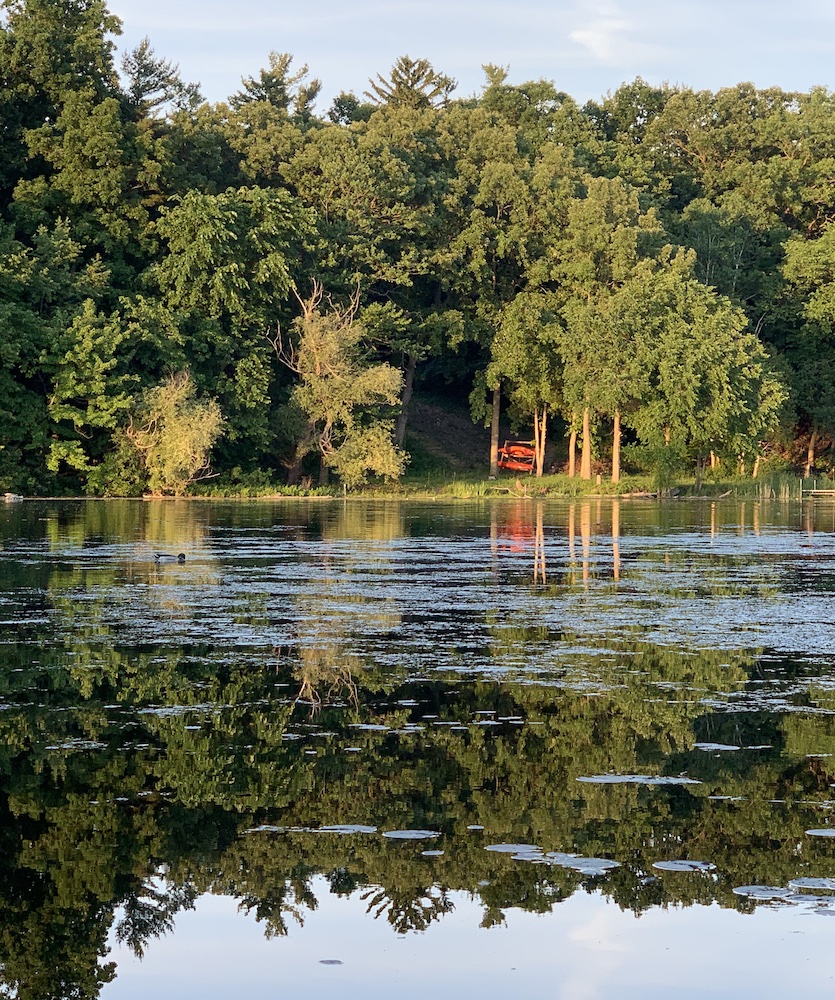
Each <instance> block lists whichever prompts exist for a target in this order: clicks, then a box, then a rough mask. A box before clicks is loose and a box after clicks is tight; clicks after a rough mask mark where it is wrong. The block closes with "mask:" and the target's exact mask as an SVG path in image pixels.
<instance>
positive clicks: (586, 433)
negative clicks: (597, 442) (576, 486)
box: [580, 407, 591, 479]
mask: <svg viewBox="0 0 835 1000" xmlns="http://www.w3.org/2000/svg"><path fill="white" fill-rule="evenodd" d="M580 478H581V479H591V419H590V416H589V408H588V407H586V408H585V409H584V410H583V452H582V455H581V456H580Z"/></svg>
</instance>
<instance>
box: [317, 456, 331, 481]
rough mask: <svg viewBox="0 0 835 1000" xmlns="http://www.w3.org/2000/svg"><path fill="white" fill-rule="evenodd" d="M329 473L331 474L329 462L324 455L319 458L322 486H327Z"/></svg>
mask: <svg viewBox="0 0 835 1000" xmlns="http://www.w3.org/2000/svg"><path fill="white" fill-rule="evenodd" d="M329 475H330V468H329V466H328V463H327V462H326V461H325V456H324V455H322V457H321V458H320V459H319V485H320V486H327V485H328V477H329Z"/></svg>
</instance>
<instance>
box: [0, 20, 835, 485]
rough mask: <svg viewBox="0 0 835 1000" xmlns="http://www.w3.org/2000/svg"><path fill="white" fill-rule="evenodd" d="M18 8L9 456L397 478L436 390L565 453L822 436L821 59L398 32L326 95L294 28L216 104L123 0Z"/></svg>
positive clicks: (831, 113)
mask: <svg viewBox="0 0 835 1000" xmlns="http://www.w3.org/2000/svg"><path fill="white" fill-rule="evenodd" d="M0 11H2V14H0V18H1V19H0V74H2V89H0V128H2V135H3V151H4V156H3V157H2V161H0V355H1V356H2V359H3V368H2V374H0V378H2V388H1V389H0V488H5V489H7V490H15V491H21V492H25V493H45V492H52V493H72V492H75V493H77V492H86V493H90V494H92V495H99V494H125V495H136V494H141V493H143V492H147V491H151V492H161V493H164V492H180V491H182V490H184V489H185V488H186V487H187V486H188V485H189V484H190V483H193V482H195V481H197V480H199V479H201V478H203V477H205V476H207V475H209V474H217V475H219V476H221V477H222V478H221V479H220V482H221V483H224V482H226V483H229V484H234V483H236V482H238V483H240V482H245V481H247V480H248V479H249V480H254V479H257V478H258V477H259V476H260V477H262V479H263V478H264V477H266V478H267V479H268V480H269V481H272V482H275V483H281V482H286V483H289V484H295V483H298V482H300V481H301V480H302V477H304V476H312V477H315V478H318V477H320V476H324V475H326V474H327V472H328V470H330V471H331V472H332V473H334V474H335V475H336V476H338V477H339V480H340V481H341V482H342V484H343V485H344V486H346V487H348V488H352V487H355V486H358V485H360V484H362V483H363V482H365V481H366V480H367V479H368V478H369V477H383V478H387V479H397V478H398V477H399V476H400V475H401V474H402V472H403V470H404V468H405V467H406V464H407V462H408V454H407V451H406V449H404V441H405V442H406V444H407V445H408V441H407V438H406V432H407V421H408V412H409V401H410V399H411V397H412V393H413V392H414V391H415V390H422V391H431V392H434V393H436V394H437V393H442V394H446V395H447V396H448V397H449V398H452V399H456V398H457V399H459V400H467V399H469V404H470V406H471V409H472V413H473V419H474V420H478V421H484V422H487V423H489V422H491V421H492V425H493V427H494V455H493V460H494V461H495V444H496V439H497V435H498V421H499V415H500V413H501V415H502V419H509V420H510V421H511V422H512V424H513V426H515V427H517V428H518V429H519V433H520V435H521V436H523V437H530V438H533V439H534V440H535V441H536V444H537V471H538V472H539V473H540V474H541V473H542V471H543V470H544V469H547V468H548V467H549V466H551V465H552V464H554V463H557V464H559V465H560V466H561V467H562V465H563V462H565V466H564V467H565V468H566V470H567V471H568V472H569V473H570V474H575V473H576V474H577V475H579V476H581V477H584V478H589V477H590V476H591V475H592V469H593V465H592V463H593V461H594V462H596V463H597V465H596V466H594V468H595V469H596V470H600V469H604V470H605V471H606V473H607V474H611V476H612V478H613V479H615V480H617V479H618V477H619V475H620V470H621V444H623V445H624V446H625V452H624V459H625V461H628V462H629V463H631V464H632V465H633V466H637V467H640V466H643V467H644V468H652V467H653V466H659V465H666V466H668V467H669V466H670V465H671V464H673V465H678V467H685V466H689V467H690V468H695V470H696V475H697V478H698V477H700V476H701V474H702V472H703V470H704V469H705V467H706V465H708V464H711V465H714V466H715V465H717V464H718V463H721V466H722V468H724V469H729V470H731V471H732V472H734V473H736V472H738V471H744V472H746V473H748V474H754V475H756V474H757V471H758V470H759V469H762V468H764V467H765V465H766V464H767V465H769V466H770V467H771V468H775V467H787V466H791V465H794V466H796V467H798V468H802V467H804V466H805V471H806V472H807V474H808V472H809V471H810V470H811V469H812V467H814V466H815V464H816V463H817V464H818V467H819V468H820V469H821V470H822V471H825V470H826V469H827V468H828V464H829V462H830V461H831V460H830V459H829V458H828V450H829V446H830V444H831V440H832V439H831V435H833V433H835V381H833V366H832V361H833V358H835V335H833V319H835V256H834V255H833V247H835V228H833V226H832V225H831V222H832V219H833V216H834V215H835V185H833V183H832V176H833V169H835V98H833V95H831V94H830V93H829V92H828V90H827V89H826V88H816V89H813V90H812V91H810V92H809V93H788V92H784V91H782V90H780V89H778V88H772V89H768V90H758V89H756V88H755V87H753V86H752V85H750V84H744V83H743V84H740V85H739V86H737V87H735V88H730V89H725V90H720V91H719V92H717V93H712V92H709V91H698V92H696V91H693V90H691V89H688V88H686V87H683V86H661V87H654V86H650V85H649V84H647V83H645V82H644V81H642V80H641V79H637V80H635V81H634V82H632V83H627V84H624V85H623V86H622V87H620V88H619V89H618V90H617V91H616V92H615V93H612V94H609V95H607V96H606V97H604V98H602V99H601V100H600V101H599V102H590V103H587V104H585V105H583V106H581V105H580V104H578V103H577V102H576V101H574V100H573V99H572V98H571V97H570V96H569V95H567V94H565V93H563V92H561V91H560V90H559V89H557V87H556V86H555V85H554V84H552V83H549V82H546V81H543V80H539V81H532V82H530V83H525V84H522V85H511V84H509V83H508V74H507V71H506V70H505V69H504V68H502V67H498V66H486V67H485V82H484V86H483V89H482V91H481V93H480V95H478V96H476V97H471V98H466V99H457V98H456V97H455V96H454V89H455V83H454V81H453V80H451V79H450V78H449V77H447V76H445V75H444V74H443V72H442V71H440V70H439V69H436V68H434V67H432V66H431V65H430V64H429V63H428V62H426V61H425V60H421V59H411V58H409V57H408V56H404V57H402V58H400V59H399V60H398V61H397V63H396V64H395V65H394V67H393V68H392V69H391V70H390V71H388V72H387V74H379V75H377V76H376V77H375V78H374V80H372V81H370V82H369V89H368V91H367V92H366V93H364V94H362V95H360V96H357V95H355V94H352V93H342V94H340V95H339V96H338V97H337V98H336V99H335V100H334V101H333V103H332V105H331V107H330V108H329V109H328V110H327V111H323V112H320V111H319V110H318V109H317V108H316V98H317V96H318V95H319V91H320V89H321V88H320V83H319V81H318V80H316V79H313V78H312V77H310V76H309V74H308V71H307V67H301V68H298V69H297V68H296V67H294V65H293V60H292V58H291V56H290V55H286V54H279V53H271V54H270V56H269V59H268V66H266V67H265V68H264V69H263V70H261V72H260V73H259V75H258V76H257V77H253V78H247V79H244V80H242V84H241V88H240V89H239V90H238V91H237V92H236V93H235V94H233V95H231V96H230V97H229V99H228V101H226V102H221V103H218V104H210V103H208V102H206V101H204V100H203V98H202V96H201V94H200V91H199V87H198V86H197V85H194V84H190V83H187V82H185V81H183V80H182V79H181V77H180V75H179V72H178V70H177V68H176V67H175V66H174V65H172V64H171V63H170V62H169V61H167V60H166V59H165V58H164V57H162V56H159V55H157V54H156V53H155V52H154V49H153V48H152V45H151V43H150V42H148V41H145V42H143V43H142V44H141V45H140V46H139V47H138V48H137V49H135V50H134V51H132V52H128V53H126V54H125V55H124V56H123V57H122V58H121V59H118V58H117V51H116V47H115V39H116V37H117V36H118V34H119V31H120V23H119V20H118V19H117V18H116V17H114V16H112V15H111V14H110V13H109V12H108V10H107V8H106V6H105V4H104V3H103V2H102V0H2V2H0ZM575 450H576V451H577V452H578V453H579V454H578V455H577V458H576V461H575ZM487 459H488V456H487V455H486V454H485V472H486V471H487Z"/></svg>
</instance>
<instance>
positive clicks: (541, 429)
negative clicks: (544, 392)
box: [533, 406, 548, 479]
mask: <svg viewBox="0 0 835 1000" xmlns="http://www.w3.org/2000/svg"><path fill="white" fill-rule="evenodd" d="M547 427H548V408H547V407H546V406H543V407H542V415H541V416H540V413H539V407H537V408H536V409H534V412H533V440H534V451H535V452H536V476H537V479H541V478H542V470H543V468H544V466H545V433H546V430H547Z"/></svg>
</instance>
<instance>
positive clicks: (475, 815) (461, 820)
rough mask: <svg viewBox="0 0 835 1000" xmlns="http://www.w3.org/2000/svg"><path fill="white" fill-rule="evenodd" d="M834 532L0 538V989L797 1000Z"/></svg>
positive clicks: (477, 520) (403, 531) (389, 528)
mask: <svg viewBox="0 0 835 1000" xmlns="http://www.w3.org/2000/svg"><path fill="white" fill-rule="evenodd" d="M833 528H835V507H833V506H831V505H827V504H818V505H817V506H816V507H815V506H813V505H811V504H804V505H800V504H799V503H794V504H788V503H787V504H777V503H774V504H766V503H753V502H750V501H749V502H748V503H747V504H745V503H742V504H740V503H738V502H735V503H721V502H718V503H710V502H701V503H684V502H674V503H667V504H655V503H651V504H649V503H642V502H635V501H631V502H630V501H620V502H617V501H615V502H611V501H600V502H598V501H583V502H579V501H578V502H576V503H571V504H568V503H562V504H557V503H539V502H535V501H533V502H532V501H508V502H496V503H490V504H487V503H484V504H480V505H472V506H469V505H456V506H442V505H434V504H423V505H418V504H394V503H392V504H382V503H381V504H369V505H364V504H353V503H348V504H342V503H311V504H306V503H298V504H295V503H287V504H268V503H251V504H213V503H212V504H210V503H206V504H203V503H199V504H198V503H191V504H189V503H148V504H139V503H118V502H116V503H108V504H101V503H89V504H85V503H66V504H56V503H26V504H22V505H14V507H13V508H11V507H8V508H5V509H3V508H0V533H2V541H3V547H2V550H0V658H2V662H4V664H5V666H4V669H3V670H2V671H0V678H2V687H0V745H2V746H4V747H5V748H6V749H5V752H4V753H3V754H1V755H0V774H2V780H3V782H4V788H5V791H4V796H3V798H2V800H1V801H2V808H1V809H0V837H2V838H3V843H4V849H3V851H2V852H0V858H2V860H0V868H2V871H0V874H2V875H3V879H2V880H0V886H5V888H0V896H1V897H2V898H0V903H1V904H2V906H0V913H5V914H6V916H5V918H2V917H0V960H2V962H3V963H4V973H3V974H4V976H5V981H6V982H7V983H8V984H10V985H11V986H13V987H14V986H16V987H17V988H18V989H19V990H20V995H21V997H31V998H32V1000H35V998H40V997H48V996H58V995H62V991H63V995H70V992H69V986H68V983H70V981H71V983H70V984H71V985H72V988H73V989H74V990H75V994H73V995H78V996H83V997H90V998H93V997H95V996H97V995H98V994H99V992H101V995H102V996H103V997H105V998H107V997H110V998H113V1000H115V998H118V997H129V996H139V995H151V994H156V995H157V996H159V997H160V998H161V1000H165V998H167V997H174V996H182V995H184V994H185V995H189V994H191V995H197V993H198V992H199V993H200V995H204V996H214V995H218V996H219V995H221V990H223V994H224V995H228V993H229V992H236V993H245V994H246V995H247V996H248V997H258V996H262V995H263V996H267V995H270V996H272V995H275V991H276V990H277V989H280V990H281V992H282V993H283V994H284V995H301V991H302V989H303V992H304V995H306V996H308V997H311V998H315V997H318V996H322V997H324V996H332V995H338V996H340V997H350V996H358V997H359V996H362V997H364V998H369V997H373V996H388V995H391V991H392V990H395V991H396V993H397V995H400V996H418V995H421V996H423V995H426V993H427V992H431V993H433V994H434V995H438V996H452V995H453V994H457V995H462V993H463V994H468V993H473V995H476V994H477V995H479V996H483V997H489V996H506V995H508V993H510V992H515V993H516V995H519V996H525V997H527V996H530V997H539V996H543V997H546V996H547V997H551V996H553V997H560V998H562V997H571V998H574V997H597V996H601V997H602V996H618V997H631V996H635V997H638V996H641V997H648V996H656V995H657V996H661V995H662V993H663V994H664V995H669V993H670V992H671V991H672V992H674V993H675V995H676V996H688V995H692V996H701V995H704V994H705V993H706V992H708V991H709V992H710V993H711V995H715V996H719V997H722V996H731V995H740V994H741V993H742V994H745V993H748V994H750V993H752V992H753V991H754V990H756V992H757V993H758V994H759V995H760V996H763V997H772V996H773V997H778V996H785V995H788V990H789V989H791V990H792V991H793V992H797V991H799V990H802V991H803V993H804V994H805V995H809V996H815V995H823V990H824V989H828V988H829V986H831V976H832V974H833V960H832V958H831V957H827V955H829V956H831V955H832V954H833V952H832V949H831V948H821V947H820V942H819V940H818V939H819V937H820V936H821V935H822V934H828V933H832V932H833V931H832V929H833V928H835V924H833V923H830V922H829V921H828V920H827V919H825V918H827V917H831V916H833V915H835V893H833V892H832V890H831V888H829V889H828V888H827V886H828V885H829V884H830V881H829V880H831V879H832V878H835V861H834V860H833V859H835V839H833V838H830V837H827V836H820V835H819V833H813V834H810V833H809V832H808V831H818V832H819V831H824V832H827V831H828V830H829V829H835V828H833V827H831V821H832V810H833V806H835V802H833V800H835V791H833V785H835V670H833V666H835V661H833V657H835V610H833V605H832V591H833V589H835V573H833V569H832V557H833V555H835V531H833ZM159 550H164V551H165V550H167V551H172V552H178V551H184V552H185V553H186V555H187V559H186V562H185V564H183V565H178V564H176V563H174V564H157V563H156V562H155V561H154V558H153V553H154V552H155V551H159ZM325 827H331V828H333V829H331V830H330V831H329V832H325V831H324V830H323V828H325ZM392 834H393V835H394V836H392ZM418 834H420V836H418ZM485 848H492V850H485ZM735 890H736V891H735ZM207 894H208V895H207ZM694 904H695V905H694ZM194 905H196V910H192V909H191V907H192V906H194ZM238 908H240V910H241V911H242V912H240V913H239V912H238ZM638 915H639V916H640V919H636V916H638ZM254 918H257V921H256V920H255V919H254ZM300 921H303V924H304V926H303V927H302V926H301V924H300ZM164 932H167V933H164ZM265 933H266V934H267V937H266V938H265ZM160 934H163V936H160ZM106 941H109V943H110V946H111V947H112V949H113V951H112V954H111V955H109V956H107V957H106V958H105V959H104V962H107V961H109V960H113V959H115V960H116V962H117V964H118V970H117V974H116V979H115V981H113V982H111V983H109V985H105V983H106V982H107V979H108V977H109V976H110V972H108V971H107V968H106V967H105V966H104V965H102V963H101V962H100V961H98V960H97V957H96V952H97V950H98V949H99V948H100V947H102V946H103V945H104V944H105V942H106ZM139 953H142V954H143V955H144V958H143V960H142V962H140V961H139V959H138V958H137V957H135V956H136V955H138V954H139ZM778 956H779V962H778V961H777V957H778ZM329 959H334V960H340V961H342V962H343V964H342V965H322V964H321V963H322V962H323V961H326V960H329ZM685 967H688V969H689V971H688V972H687V974H686V975H683V974H682V969H683V968H685ZM184 969H185V970H187V979H188V984H185V983H184V982H183V980H182V975H183V970H184ZM97 970H98V971H97ZM198 979H199V980H200V982H199V986H198V981H197V980H198ZM232 983H234V986H233V985H232ZM375 989H376V990H378V992H377V993H375V992H374V990H375ZM688 989H690V990H692V993H688V992H687V990H688ZM50 991H51V992H50ZM212 991H214V992H212ZM352 991H353V992H352ZM387 991H388V992H387Z"/></svg>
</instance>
